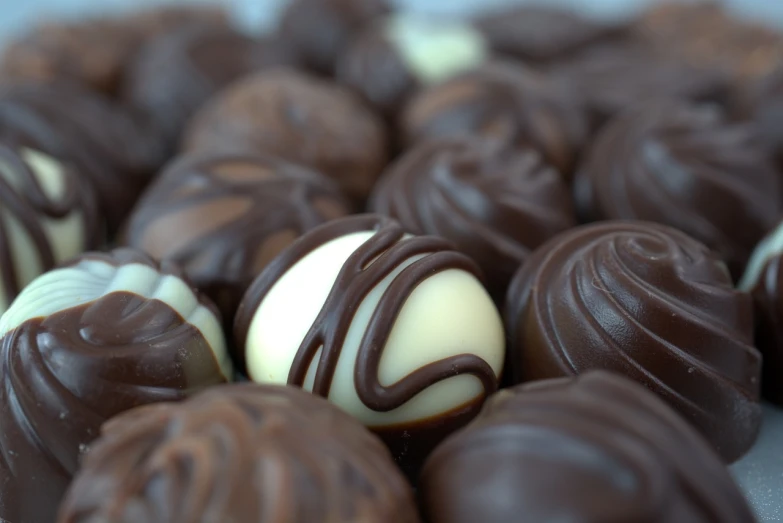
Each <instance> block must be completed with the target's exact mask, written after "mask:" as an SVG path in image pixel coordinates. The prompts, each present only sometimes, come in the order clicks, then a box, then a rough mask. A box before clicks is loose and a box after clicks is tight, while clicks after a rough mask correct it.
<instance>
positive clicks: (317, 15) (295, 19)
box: [278, 0, 392, 75]
mask: <svg viewBox="0 0 783 523" xmlns="http://www.w3.org/2000/svg"><path fill="white" fill-rule="evenodd" d="M391 11H392V8H391V5H390V4H389V2H387V0H294V1H292V2H291V3H290V4H289V5H288V7H287V8H286V9H285V10H284V11H283V14H282V16H281V18H280V24H279V28H278V31H279V33H280V35H281V36H282V37H283V38H284V39H285V40H286V41H287V42H289V43H290V44H291V45H292V46H293V48H294V49H295V51H296V52H297V54H298V55H299V57H300V58H301V60H302V61H303V62H304V63H305V65H307V66H308V67H309V68H310V69H312V70H314V71H315V72H317V73H321V74H326V75H330V74H332V73H333V72H334V68H335V64H336V63H337V59H338V58H339V56H340V55H341V54H342V53H343V52H344V51H345V49H346V47H347V46H348V44H349V43H350V42H351V40H352V39H353V38H354V36H356V34H358V33H359V32H361V30H362V29H363V28H364V27H366V26H368V25H370V24H371V23H372V22H373V20H375V19H377V18H380V17H382V16H384V15H387V14H389V13H390V12H391Z"/></svg>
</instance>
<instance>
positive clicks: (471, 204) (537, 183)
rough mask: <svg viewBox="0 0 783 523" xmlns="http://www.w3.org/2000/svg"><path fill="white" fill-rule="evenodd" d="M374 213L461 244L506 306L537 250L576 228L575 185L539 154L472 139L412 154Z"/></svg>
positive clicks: (379, 196) (390, 179)
mask: <svg viewBox="0 0 783 523" xmlns="http://www.w3.org/2000/svg"><path fill="white" fill-rule="evenodd" d="M370 208H371V209H372V210H373V211H374V212H378V213H380V214H386V215H388V216H391V217H393V218H394V219H396V220H398V221H399V222H400V224H402V226H403V227H405V229H406V230H408V231H410V232H413V233H416V234H432V235H436V236H442V237H444V238H448V239H449V240H451V241H453V242H454V243H455V244H456V245H457V247H458V248H459V249H460V250H461V251H462V252H464V253H465V254H467V255H468V256H470V257H471V258H473V259H474V260H475V261H476V262H478V264H479V266H480V267H481V268H482V270H483V272H484V274H485V275H486V277H487V282H488V283H487V287H488V288H489V290H490V292H491V294H492V295H493V296H495V297H497V298H498V299H499V300H501V301H502V299H503V296H504V294H505V292H506V288H507V287H508V282H509V281H510V280H511V277H512V276H513V274H514V272H516V270H517V268H519V266H520V264H521V263H522V262H523V261H524V260H525V259H526V258H527V256H528V255H529V254H530V251H531V250H532V249H534V248H536V247H538V246H539V245H541V244H542V243H544V242H545V241H546V240H548V239H549V238H551V237H552V236H554V235H555V234H557V233H559V232H562V231H564V230H566V229H569V228H571V227H574V226H575V225H576V218H575V215H574V209H573V204H572V202H571V195H570V194H569V188H568V186H567V185H566V183H565V181H564V180H563V179H562V177H561V176H560V174H558V173H557V171H555V170H554V169H552V168H551V167H549V166H547V165H546V164H545V163H544V162H542V161H541V158H540V156H539V155H538V154H537V153H535V152H533V151H530V150H526V149H520V150H503V149H499V148H498V147H497V144H495V143H491V142H482V141H481V140H472V139H459V138H453V139H441V140H433V141H430V142H424V143H422V144H421V145H418V146H416V147H414V148H413V149H411V150H410V151H409V152H408V153H407V154H406V155H405V156H403V157H402V158H401V159H400V160H399V161H398V162H397V163H396V164H394V165H393V166H392V167H391V168H390V169H389V171H388V172H387V173H386V174H384V176H383V177H382V178H381V180H380V182H379V183H378V184H377V185H376V186H375V191H374V192H373V197H372V198H371V202H370Z"/></svg>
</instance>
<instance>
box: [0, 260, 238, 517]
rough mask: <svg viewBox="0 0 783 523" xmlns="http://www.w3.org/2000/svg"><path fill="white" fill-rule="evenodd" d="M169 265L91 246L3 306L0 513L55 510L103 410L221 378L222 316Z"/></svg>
mask: <svg viewBox="0 0 783 523" xmlns="http://www.w3.org/2000/svg"><path fill="white" fill-rule="evenodd" d="M123 270H124V271H126V272H124V273H123V272H122V271H123ZM176 271H177V269H175V268H174V267H172V266H165V265H164V266H162V267H161V266H158V265H156V264H155V263H154V262H153V261H152V260H151V259H150V258H149V257H147V256H146V255H143V254H141V253H139V252H136V251H131V250H118V251H114V252H113V253H108V254H99V253H90V254H87V255H84V256H83V257H81V258H78V259H75V260H74V261H73V262H72V263H71V264H70V265H68V266H66V267H64V268H61V269H58V270H56V271H53V272H51V273H48V274H47V275H44V276H42V277H41V279H40V280H36V281H34V282H33V283H32V284H31V285H30V286H28V287H27V288H26V289H25V291H23V292H22V294H20V296H19V298H18V299H17V301H16V302H15V303H14V305H13V306H12V307H11V308H10V309H9V310H8V311H7V312H6V313H5V314H4V315H3V316H2V318H0V333H1V334H2V338H0V365H2V375H3V385H2V387H0V518H4V519H6V520H9V521H20V522H21V521H54V518H55V514H56V510H57V505H58V503H59V500H60V498H61V496H62V495H63V494H64V493H65V490H66V488H67V486H68V483H69V482H70V480H71V477H72V476H73V474H74V473H75V472H76V470H77V469H78V464H79V457H80V454H81V453H82V452H83V451H84V449H85V448H86V446H87V445H89V444H90V443H91V442H92V441H93V440H94V439H95V438H97V437H98V435H99V429H100V426H101V424H102V423H103V422H104V421H106V420H107V419H109V418H111V417H112V416H114V415H116V414H118V413H120V412H123V411H125V410H128V409H131V408H133V407H136V406H138V405H144V404H147V403H152V402H159V401H174V400H179V399H182V398H185V397H187V396H189V395H191V394H193V393H195V392H197V391H199V390H201V389H203V388H204V387H208V386H211V385H216V384H219V383H224V382H226V381H227V380H229V379H230V377H231V373H230V364H229V363H227V358H226V354H225V347H221V346H219V345H221V344H222V343H223V342H222V337H221V336H222V333H221V332H220V328H219V322H218V320H217V318H216V317H215V316H214V313H212V312H211V309H210V308H209V306H208V305H207V304H206V302H202V301H201V300H200V297H199V296H198V295H196V294H194V292H193V291H192V290H190V289H189V288H188V287H187V286H186V284H185V283H183V282H182V281H181V280H178V278H176V277H175V276H174V275H175V274H176ZM131 272H132V274H131ZM139 274H144V275H145V279H144V281H143V282H142V280H138V279H137V278H136V277H138V275H139ZM172 277H175V278H176V279H177V281H175V282H172V281H171V278H172ZM126 286H130V288H133V289H134V290H136V291H139V292H143V293H144V294H143V295H142V294H139V293H137V292H131V291H125V290H121V289H123V288H127V287H126ZM139 286H141V287H142V288H139ZM118 289H119V290H118ZM142 289H143V290H142ZM167 293H168V294H167ZM165 296H168V298H166V297H165ZM171 299H173V300H177V302H178V304H177V306H176V307H175V305H173V304H171V303H169V301H167V300H171ZM74 303H75V304H76V305H73V306H69V304H74ZM42 307H45V308H48V309H49V310H51V311H53V312H52V313H51V314H47V315H45V316H40V315H39V314H40V312H39V311H41V310H43V309H42ZM181 313H183V314H184V315H183V314H181Z"/></svg>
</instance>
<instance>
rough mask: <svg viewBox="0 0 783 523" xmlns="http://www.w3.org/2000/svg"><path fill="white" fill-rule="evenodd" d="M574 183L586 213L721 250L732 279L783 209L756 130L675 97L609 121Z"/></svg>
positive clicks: (776, 181) (776, 175)
mask: <svg viewBox="0 0 783 523" xmlns="http://www.w3.org/2000/svg"><path fill="white" fill-rule="evenodd" d="M574 187H575V189H574V192H575V200H576V204H577V207H578V209H579V211H580V214H581V215H582V217H583V218H585V219H587V220H607V219H609V220H611V219H637V220H647V221H654V222H659V223H664V224H666V225H670V226H672V227H676V228H678V229H680V230H682V231H684V232H686V233H688V234H689V235H691V236H692V237H694V238H696V239H697V240H700V241H701V242H703V243H704V244H706V245H707V246H708V247H710V248H711V249H713V250H714V251H716V252H718V253H719V254H720V255H721V256H722V257H723V258H724V260H725V261H726V262H727V264H728V266H729V269H730V270H731V273H732V275H733V276H734V277H735V278H736V279H738V278H739V277H740V276H741V275H742V271H743V269H744V267H745V263H746V262H747V260H748V257H749V256H750V254H751V252H752V251H753V248H754V247H755V246H756V244H757V243H758V241H759V240H761V238H762V237H763V236H764V235H765V234H766V233H767V232H768V231H769V230H770V229H771V228H772V227H774V225H775V224H776V223H777V221H778V218H779V216H780V214H781V211H783V196H782V194H783V190H781V178H780V175H779V173H778V172H777V171H776V170H775V168H774V166H773V165H772V163H771V162H770V160H769V156H768V152H767V150H766V149H765V148H763V147H762V146H761V144H760V142H759V140H758V138H757V137H756V135H755V133H754V130H753V129H752V127H750V126H747V125H736V124H731V123H729V122H727V121H726V120H725V119H724V118H723V117H722V116H721V115H720V113H719V112H718V111H717V110H715V108H714V107H697V106H691V105H687V104H684V103H678V102H658V103H650V104H647V105H643V106H639V107H637V108H635V109H632V110H629V111H627V112H625V113H623V114H621V115H620V116H618V117H617V118H616V119H614V120H612V121H611V122H610V123H609V124H607V125H606V127H604V129H603V130H602V131H601V133H600V134H599V136H598V137H597V139H596V141H595V143H594V144H593V145H592V147H591V150H590V151H589V152H588V154H587V159H586V161H585V163H584V165H583V166H582V167H581V169H580V172H579V174H578V176H577V178H576V181H575V182H574Z"/></svg>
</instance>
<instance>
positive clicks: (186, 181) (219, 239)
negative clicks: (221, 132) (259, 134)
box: [124, 153, 350, 324]
mask: <svg viewBox="0 0 783 523" xmlns="http://www.w3.org/2000/svg"><path fill="white" fill-rule="evenodd" d="M349 213H350V206H349V204H348V203H347V202H346V201H345V199H344V197H343V196H342V195H341V194H340V192H339V190H338V189H337V187H336V185H334V184H333V183H332V182H331V180H329V179H327V178H326V177H324V176H322V175H319V174H318V173H315V172H313V171H310V170H308V169H305V168H302V167H299V166H296V165H293V164H291V163H288V162H285V161H282V160H279V159H277V158H274V157H272V156H269V155H263V154H249V153H243V154H221V155H194V156H184V157H182V158H181V159H180V160H178V161H176V162H174V163H173V164H172V165H171V166H170V167H168V168H167V169H166V171H164V173H163V174H162V175H161V176H160V177H159V178H158V180H157V181H156V182H155V183H154V184H153V185H152V186H151V187H150V188H149V189H148V190H147V192H146V193H145V196H144V197H143V198H142V199H141V200H140V202H139V204H138V205H137V206H136V208H135V209H134V211H133V212H132V213H131V216H130V218H129V221H128V226H127V229H126V231H125V235H124V236H125V239H124V242H125V243H126V244H128V245H131V246H133V247H136V248H139V249H142V250H143V251H145V252H147V253H149V254H150V255H152V256H153V257H155V258H156V259H165V260H170V261H172V262H174V263H176V264H177V265H179V266H180V267H182V268H183V269H184V270H185V272H186V274H187V275H188V277H189V279H190V281H192V282H193V284H194V285H195V286H196V287H197V288H198V289H200V290H201V291H203V292H205V293H206V294H207V295H208V296H209V297H210V298H212V299H213V301H214V302H215V303H217V304H218V306H219V307H220V309H221V312H222V313H223V318H224V320H226V322H227V323H229V324H230V322H231V320H233V317H234V312H235V311H236V308H237V306H238V305H239V301H240V299H241V298H242V295H243V294H244V293H245V291H246V290H247V288H248V287H249V285H250V283H251V282H252V281H253V278H255V276H256V275H258V273H259V272H260V271H261V269H263V268H264V267H265V266H266V265H267V264H268V263H269V262H270V261H271V260H272V259H273V258H274V257H275V256H276V255H277V254H278V253H279V252H280V251H281V250H283V248H285V247H286V246H287V245H288V244H290V243H291V242H293V241H294V240H295V239H296V238H297V237H298V236H300V235H301V234H302V233H303V232H305V231H307V230H309V229H312V228H313V227H315V226H316V225H320V224H321V223H323V222H325V221H328V220H331V219H333V218H338V217H340V216H345V215H347V214H349Z"/></svg>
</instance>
